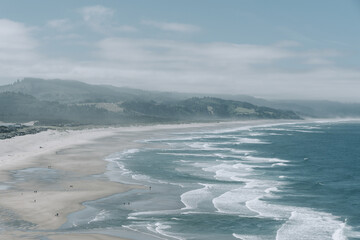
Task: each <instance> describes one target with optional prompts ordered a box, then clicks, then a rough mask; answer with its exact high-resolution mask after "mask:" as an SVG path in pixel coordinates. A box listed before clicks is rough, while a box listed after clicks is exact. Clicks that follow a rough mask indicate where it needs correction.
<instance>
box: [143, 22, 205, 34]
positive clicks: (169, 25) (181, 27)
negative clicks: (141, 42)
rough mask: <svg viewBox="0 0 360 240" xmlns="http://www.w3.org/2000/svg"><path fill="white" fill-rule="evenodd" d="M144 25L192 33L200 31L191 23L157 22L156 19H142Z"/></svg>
mask: <svg viewBox="0 0 360 240" xmlns="http://www.w3.org/2000/svg"><path fill="white" fill-rule="evenodd" d="M141 23H142V24H144V25H147V26H151V27H155V28H158V29H160V30H163V31H172V32H181V33H193V32H198V31H200V28H199V27H198V26H195V25H191V24H183V23H175V22H158V21H150V20H147V21H142V22H141Z"/></svg>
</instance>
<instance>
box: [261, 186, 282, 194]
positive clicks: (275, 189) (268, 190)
mask: <svg viewBox="0 0 360 240" xmlns="http://www.w3.org/2000/svg"><path fill="white" fill-rule="evenodd" d="M279 191H280V190H279V189H278V188H277V187H270V188H267V189H265V191H264V192H265V193H271V192H279Z"/></svg>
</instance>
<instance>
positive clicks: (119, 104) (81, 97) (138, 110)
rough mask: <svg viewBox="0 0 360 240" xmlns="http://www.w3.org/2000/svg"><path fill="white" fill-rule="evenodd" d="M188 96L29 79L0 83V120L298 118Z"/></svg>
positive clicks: (49, 122)
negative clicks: (3, 84)
mask: <svg viewBox="0 0 360 240" xmlns="http://www.w3.org/2000/svg"><path fill="white" fill-rule="evenodd" d="M190 96H191V95H189V94H181V93H166V92H150V91H143V90H136V89H130V88H118V87H113V86H106V85H90V84H86V83H83V82H78V81H64V80H42V79H33V78H27V79H24V80H22V81H17V82H15V83H14V84H11V85H6V86H1V87H0V121H2V122H19V123H21V122H28V121H38V124H40V125H56V126H59V125H71V126H74V125H90V124H95V125H103V124H119V125H128V124H147V123H175V122H196V121H219V120H239V119H300V117H299V116H298V115H297V114H296V113H294V112H293V111H288V110H278V109H274V108H270V107H262V106H257V105H254V104H251V103H247V102H243V101H235V100H224V99H221V98H216V97H204V96H201V97H190Z"/></svg>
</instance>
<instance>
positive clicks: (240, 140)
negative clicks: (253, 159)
mask: <svg viewBox="0 0 360 240" xmlns="http://www.w3.org/2000/svg"><path fill="white" fill-rule="evenodd" d="M237 142H238V143H241V144H244V143H250V144H269V142H264V141H261V140H260V139H257V138H244V137H242V138H238V139H237Z"/></svg>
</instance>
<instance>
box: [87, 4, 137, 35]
mask: <svg viewBox="0 0 360 240" xmlns="http://www.w3.org/2000/svg"><path fill="white" fill-rule="evenodd" d="M80 13H81V15H82V18H83V20H84V22H85V24H86V25H87V26H89V27H90V28H91V29H92V30H93V31H95V32H98V33H103V34H109V33H110V34H111V33H116V32H136V31H137V29H136V28H135V27H132V26H129V25H118V24H116V23H115V22H114V21H113V16H114V14H115V11H114V10H113V9H111V8H107V7H104V6H101V5H95V6H87V7H84V8H82V9H80Z"/></svg>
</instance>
